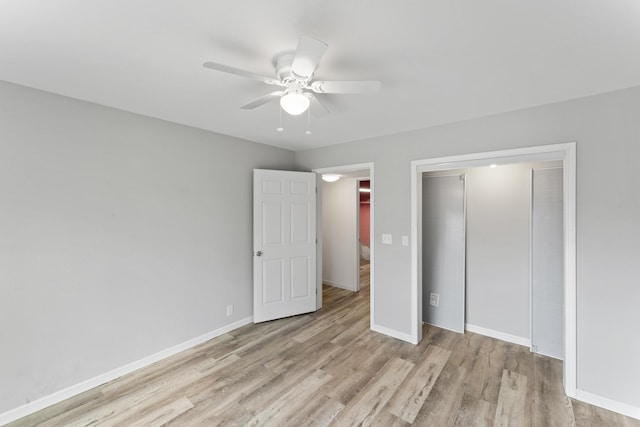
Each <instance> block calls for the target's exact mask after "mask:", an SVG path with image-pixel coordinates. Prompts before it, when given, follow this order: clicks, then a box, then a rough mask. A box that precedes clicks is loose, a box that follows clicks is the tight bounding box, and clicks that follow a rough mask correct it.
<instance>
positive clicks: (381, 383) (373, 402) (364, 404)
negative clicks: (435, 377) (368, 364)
mask: <svg viewBox="0 0 640 427" xmlns="http://www.w3.org/2000/svg"><path fill="white" fill-rule="evenodd" d="M413 366H414V364H413V363H411V362H407V361H406V360H402V359H398V358H393V359H391V360H390V361H389V362H388V363H387V364H386V365H385V366H384V367H383V368H382V370H381V371H380V372H379V373H378V374H377V375H376V376H375V377H373V379H372V380H371V381H370V382H369V384H367V386H366V387H365V388H364V389H363V390H362V392H361V393H359V395H358V396H356V397H355V398H354V400H353V402H352V403H350V404H349V405H347V406H346V407H345V409H344V410H343V411H342V412H340V414H339V415H338V417H337V418H336V420H335V423H336V425H340V426H355V425H363V424H364V425H367V424H370V423H371V421H372V420H373V419H374V418H375V416H376V415H377V414H378V412H380V410H381V409H382V407H383V406H384V405H385V404H386V403H387V402H388V401H389V399H390V398H391V396H392V395H393V393H395V391H396V389H397V388H398V386H399V385H400V383H401V382H402V381H403V380H404V378H405V377H406V376H407V375H408V374H409V372H410V371H411V369H413Z"/></svg>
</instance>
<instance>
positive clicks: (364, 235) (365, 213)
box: [360, 203, 371, 246]
mask: <svg viewBox="0 0 640 427" xmlns="http://www.w3.org/2000/svg"><path fill="white" fill-rule="evenodd" d="M370 206H371V205H370V204H369V203H360V241H361V242H362V243H363V244H364V245H366V246H369V223H370V216H369V212H370Z"/></svg>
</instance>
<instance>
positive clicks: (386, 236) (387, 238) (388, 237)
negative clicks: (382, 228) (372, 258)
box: [382, 234, 393, 245]
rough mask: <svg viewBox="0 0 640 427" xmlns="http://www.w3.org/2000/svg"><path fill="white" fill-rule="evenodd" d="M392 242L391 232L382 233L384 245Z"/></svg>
mask: <svg viewBox="0 0 640 427" xmlns="http://www.w3.org/2000/svg"><path fill="white" fill-rule="evenodd" d="M392 242H393V239H392V238H391V234H383V235H382V243H383V244H385V245H390V244H391V243H392Z"/></svg>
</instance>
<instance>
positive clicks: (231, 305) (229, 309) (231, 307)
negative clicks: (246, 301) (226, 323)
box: [227, 304, 233, 316]
mask: <svg viewBox="0 0 640 427" xmlns="http://www.w3.org/2000/svg"><path fill="white" fill-rule="evenodd" d="M232 315H233V304H229V305H228V306H227V316H232Z"/></svg>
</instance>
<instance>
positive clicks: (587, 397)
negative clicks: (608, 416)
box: [576, 389, 640, 420]
mask: <svg viewBox="0 0 640 427" xmlns="http://www.w3.org/2000/svg"><path fill="white" fill-rule="evenodd" d="M576 399H578V400H580V401H582V402H586V403H588V404H590V405H595V406H599V407H601V408H604V409H608V410H609V411H613V412H617V413H619V414H622V415H626V416H627V417H631V418H635V419H637V420H640V408H638V407H637V406H632V405H629V404H626V403H622V402H618V401H617V400H611V399H607V398H606V397H602V396H598V395H597V394H592V393H589V392H588V391H584V390H580V389H578V390H576Z"/></svg>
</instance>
